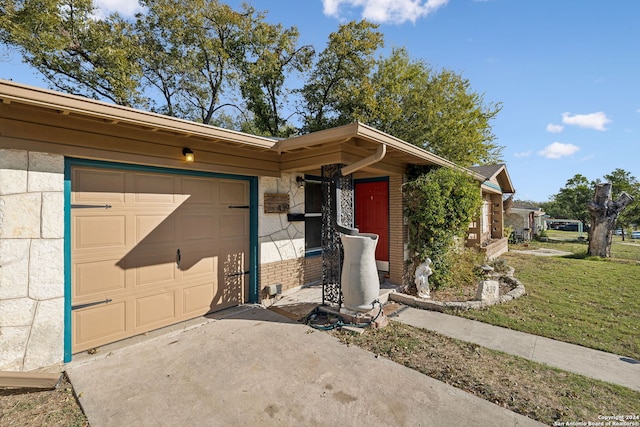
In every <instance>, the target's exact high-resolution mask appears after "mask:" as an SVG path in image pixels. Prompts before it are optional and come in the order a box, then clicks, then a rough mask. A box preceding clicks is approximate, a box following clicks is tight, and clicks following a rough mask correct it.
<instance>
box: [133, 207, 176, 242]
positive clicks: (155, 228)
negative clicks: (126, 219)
mask: <svg viewBox="0 0 640 427" xmlns="http://www.w3.org/2000/svg"><path fill="white" fill-rule="evenodd" d="M175 240H176V219H175V216H174V215H172V214H168V215H164V214H162V215H136V243H145V244H152V243H153V244H155V243H168V242H173V241H175Z"/></svg>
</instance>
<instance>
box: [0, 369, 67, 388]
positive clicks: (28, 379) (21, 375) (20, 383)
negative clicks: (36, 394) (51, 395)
mask: <svg viewBox="0 0 640 427" xmlns="http://www.w3.org/2000/svg"><path fill="white" fill-rule="evenodd" d="M61 377H62V374H61V373H59V372H58V373H47V372H10V371H0V388H2V387H17V388H41V389H54V388H56V386H57V385H58V383H59V382H60V378H61Z"/></svg>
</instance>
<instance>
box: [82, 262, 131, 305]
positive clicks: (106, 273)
mask: <svg viewBox="0 0 640 427" xmlns="http://www.w3.org/2000/svg"><path fill="white" fill-rule="evenodd" d="M116 263H117V259H107V260H103V261H93V262H91V261H89V262H82V263H80V262H77V263H76V264H75V269H74V278H73V279H74V282H75V286H74V295H73V296H74V297H75V298H83V297H87V296H91V295H93V294H101V293H104V292H109V291H117V290H122V289H124V288H125V287H126V278H125V271H124V270H123V269H121V268H120V267H118V266H117V265H116Z"/></svg>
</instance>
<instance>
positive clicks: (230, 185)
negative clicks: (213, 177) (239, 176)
mask: <svg viewBox="0 0 640 427" xmlns="http://www.w3.org/2000/svg"><path fill="white" fill-rule="evenodd" d="M219 188H220V193H219V195H218V199H219V200H220V204H221V205H246V204H248V203H249V199H248V194H249V193H248V191H247V188H248V187H247V182H246V181H234V180H221V181H220V185H219Z"/></svg>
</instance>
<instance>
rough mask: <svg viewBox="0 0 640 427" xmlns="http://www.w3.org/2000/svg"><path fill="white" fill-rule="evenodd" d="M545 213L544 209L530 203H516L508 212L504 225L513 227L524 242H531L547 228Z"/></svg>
mask: <svg viewBox="0 0 640 427" xmlns="http://www.w3.org/2000/svg"><path fill="white" fill-rule="evenodd" d="M544 219H545V213H544V211H543V210H542V208H540V207H538V206H533V205H531V204H528V203H522V202H514V203H513V205H512V206H511V208H510V209H509V211H508V212H507V214H506V216H505V219H504V223H505V225H506V226H511V227H513V232H514V233H515V234H516V236H518V238H519V239H520V238H522V239H523V240H531V239H532V238H533V236H534V235H536V234H537V233H539V232H540V231H541V230H544V229H545V228H546V225H545V223H544Z"/></svg>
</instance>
